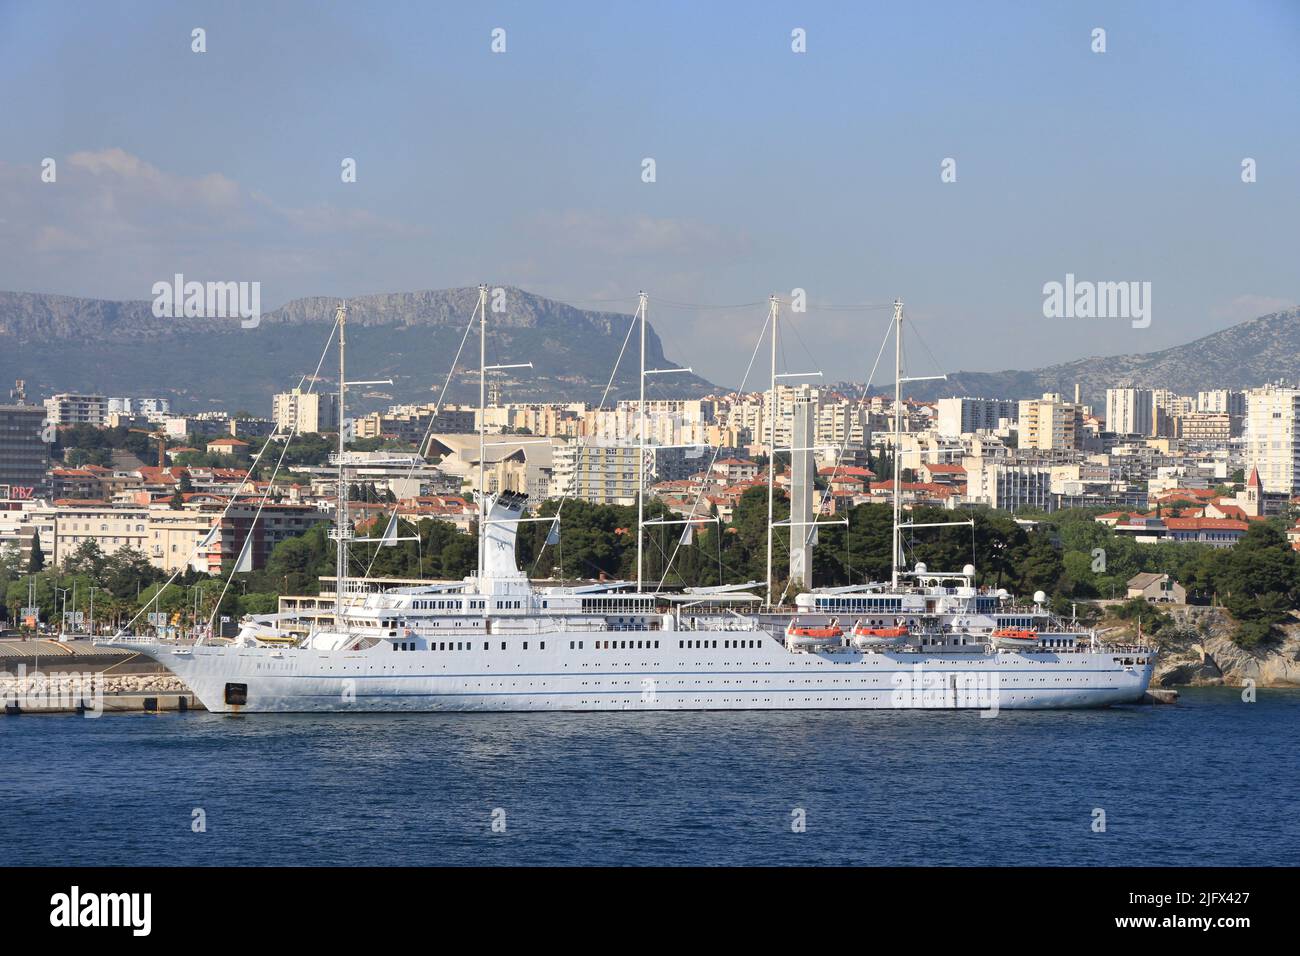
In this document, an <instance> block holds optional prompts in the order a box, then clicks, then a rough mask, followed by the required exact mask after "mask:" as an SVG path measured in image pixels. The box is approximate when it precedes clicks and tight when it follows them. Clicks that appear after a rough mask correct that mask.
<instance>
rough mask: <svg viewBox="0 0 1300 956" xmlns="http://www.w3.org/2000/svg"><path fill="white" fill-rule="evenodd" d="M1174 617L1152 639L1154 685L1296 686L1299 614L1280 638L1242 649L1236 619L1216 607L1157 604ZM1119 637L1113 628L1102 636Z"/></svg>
mask: <svg viewBox="0 0 1300 956" xmlns="http://www.w3.org/2000/svg"><path fill="white" fill-rule="evenodd" d="M1162 610H1164V611H1166V613H1168V614H1169V616H1170V617H1171V618H1172V619H1173V621H1174V625H1175V626H1174V628H1173V629H1170V628H1166V629H1165V630H1164V631H1162V632H1161V633H1160V634H1159V636H1157V637H1155V638H1154V640H1155V642H1156V643H1157V644H1158V645H1159V646H1160V656H1159V657H1158V658H1157V661H1156V670H1155V675H1154V676H1153V677H1152V679H1151V685H1152V686H1153V687H1179V686H1187V687H1218V686H1225V685H1226V686H1230V687H1241V686H1244V685H1245V684H1246V682H1247V681H1253V682H1254V685H1255V686H1256V687H1300V619H1295V615H1292V617H1293V622H1292V623H1290V624H1287V625H1286V626H1285V627H1284V628H1283V633H1284V635H1285V636H1284V639H1283V640H1282V641H1281V642H1275V643H1271V644H1269V645H1267V646H1264V647H1256V648H1250V649H1247V648H1243V647H1238V646H1237V645H1236V644H1234V643H1233V641H1232V634H1233V632H1234V630H1235V629H1236V623H1235V622H1234V621H1233V619H1232V616H1231V615H1230V614H1228V612H1227V611H1225V610H1224V609H1223V608H1221V607H1199V606H1196V605H1190V604H1189V605H1180V606H1176V607H1173V608H1162ZM1102 636H1103V637H1104V638H1105V639H1107V640H1115V639H1117V638H1118V637H1119V632H1118V631H1108V632H1106V633H1105V634H1103V635H1102Z"/></svg>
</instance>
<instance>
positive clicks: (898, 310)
mask: <svg viewBox="0 0 1300 956" xmlns="http://www.w3.org/2000/svg"><path fill="white" fill-rule="evenodd" d="M902 435H903V300H902V299H895V300H894V532H893V536H894V541H893V545H894V547H893V558H892V559H891V562H890V567H891V571H890V583H891V584H892V585H893V586H894V587H895V588H896V587H898V565H899V561H900V559H901V558H902V555H901V554H900V553H899V552H900V550H901V549H902V546H903V542H902V538H901V537H900V536H899V533H898V518H899V514H900V512H901V510H902V503H903V499H902V480H903V479H902V472H903V470H902V469H901V468H899V467H898V464H899V457H900V455H899V452H901V451H902V448H903V445H902Z"/></svg>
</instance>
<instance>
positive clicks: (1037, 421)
mask: <svg viewBox="0 0 1300 956" xmlns="http://www.w3.org/2000/svg"><path fill="white" fill-rule="evenodd" d="M1019 416H1020V417H1019V431H1020V447H1021V448H1034V449H1038V450H1039V451H1059V450H1062V449H1076V448H1078V447H1079V443H1080V439H1081V437H1082V431H1083V406H1082V405H1079V404H1077V403H1074V402H1067V401H1065V400H1064V399H1062V398H1061V395H1060V394H1059V393H1056V392H1048V393H1046V394H1044V395H1043V397H1042V398H1034V399H1028V400H1026V401H1022V402H1020V409H1019Z"/></svg>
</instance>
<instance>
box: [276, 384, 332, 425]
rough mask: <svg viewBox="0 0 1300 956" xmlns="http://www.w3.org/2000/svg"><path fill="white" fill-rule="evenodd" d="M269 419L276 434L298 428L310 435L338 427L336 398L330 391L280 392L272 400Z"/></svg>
mask: <svg viewBox="0 0 1300 956" xmlns="http://www.w3.org/2000/svg"><path fill="white" fill-rule="evenodd" d="M271 417H272V418H273V419H275V426H276V429H277V430H278V431H282V432H287V431H292V430H293V429H295V428H296V429H297V430H298V433H299V434H303V435H310V434H318V433H320V432H327V431H335V430H337V429H338V427H339V409H338V397H337V396H336V395H334V393H332V392H305V391H303V390H302V389H301V388H295V389H293V390H292V391H288V392H280V393H278V394H277V395H275V397H274V398H273V399H272V401H271Z"/></svg>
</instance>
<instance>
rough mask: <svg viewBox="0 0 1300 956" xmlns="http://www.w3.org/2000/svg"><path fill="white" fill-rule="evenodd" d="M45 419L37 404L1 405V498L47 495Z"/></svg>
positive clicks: (47, 458) (44, 412) (48, 454)
mask: <svg viewBox="0 0 1300 956" xmlns="http://www.w3.org/2000/svg"><path fill="white" fill-rule="evenodd" d="M45 416H46V410H45V409H44V408H43V407H41V406H40V405H0V492H3V494H2V495H0V497H3V498H4V499H6V500H7V499H11V498H14V499H16V498H33V497H35V498H39V497H41V496H42V495H45V494H48V493H49V483H48V481H47V480H46V477H45V470H46V467H47V466H48V464H49V459H50V446H49V445H48V444H47V443H46V442H45V434H44V432H45Z"/></svg>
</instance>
